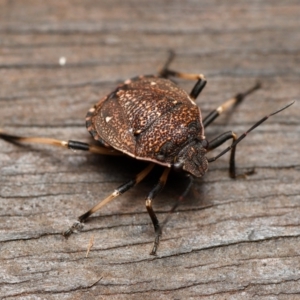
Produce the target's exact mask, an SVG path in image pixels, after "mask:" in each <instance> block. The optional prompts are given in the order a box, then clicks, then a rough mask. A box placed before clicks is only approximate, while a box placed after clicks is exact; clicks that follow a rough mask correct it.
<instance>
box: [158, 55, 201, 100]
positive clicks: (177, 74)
mask: <svg viewBox="0 0 300 300" xmlns="http://www.w3.org/2000/svg"><path fill="white" fill-rule="evenodd" d="M174 57H175V54H174V52H172V51H170V55H169V58H168V60H167V61H166V63H165V65H164V66H163V68H162V69H161V70H160V71H159V76H160V77H163V78H169V77H170V76H172V77H178V78H183V79H188V80H197V83H196V84H195V86H194V87H193V89H192V91H191V92H190V97H191V98H192V100H195V99H196V98H197V97H198V96H199V94H200V93H201V91H202V90H203V88H204V87H205V85H206V79H205V77H204V75H202V74H191V73H182V72H176V71H173V70H170V69H169V65H170V64H171V62H172V61H173V59H174Z"/></svg>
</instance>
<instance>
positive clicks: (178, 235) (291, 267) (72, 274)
mask: <svg viewBox="0 0 300 300" xmlns="http://www.w3.org/2000/svg"><path fill="white" fill-rule="evenodd" d="M299 4H300V2H299V0H290V1H278V0H275V1H273V0H272V1H271V0H267V1H234V0H233V1H217V0H215V1H211V0H201V1H192V0H189V1H184V2H183V1H157V0H154V1H144V0H142V1H134V0H129V1H117V0H116V1H111V0H110V1H95V0H88V1H70V0H65V1H58V0H54V1H49V2H47V3H46V2H45V1H37V0H29V1H20V0H17V1H7V0H0V82H1V88H0V128H2V129H4V130H6V131H7V132H9V133H12V134H19V135H26V136H31V135H38V136H46V137H54V138H60V139H76V140H80V141H87V142H91V138H90V137H89V134H88V133H87V132H86V129H85V124H84V118H85V114H86V112H87V110H88V109H89V108H90V107H91V106H92V105H93V104H94V103H96V102H97V101H98V100H99V98H100V97H102V96H103V95H105V94H107V93H109V92H110V91H111V89H112V88H114V87H115V85H116V84H117V83H118V82H120V81H123V80H125V79H127V78H130V77H132V76H135V75H138V74H151V73H155V72H156V71H157V70H158V68H159V67H160V66H161V65H162V64H163V63H164V61H165V59H166V57H167V55H168V54H167V53H168V50H169V49H173V50H175V51H176V53H177V56H176V60H175V61H174V64H173V68H174V69H176V70H180V71H185V72H193V73H198V72H201V73H203V74H205V76H206V78H207V79H208V85H207V87H206V88H205V90H204V91H203V92H202V94H201V96H200V97H199V99H198V100H197V103H198V104H199V105H201V109H202V112H203V115H206V114H208V113H209V112H210V111H211V110H212V109H214V108H216V107H217V106H218V105H219V104H221V103H222V102H223V101H224V100H225V99H227V98H229V97H231V96H232V95H234V94H235V93H237V92H241V91H243V90H244V89H246V88H248V87H250V86H251V85H252V84H254V83H255V81H256V80H257V79H259V80H261V82H262V83H263V88H262V89H261V90H259V91H258V92H256V93H255V94H253V95H251V96H250V97H249V98H247V100H246V101H245V102H244V103H242V104H241V105H240V106H238V107H237V108H236V109H235V110H234V111H230V112H229V113H228V114H224V115H222V116H221V117H220V118H219V119H218V120H216V122H215V123H214V124H213V125H212V126H211V127H209V128H208V129H207V131H206V135H207V137H208V139H211V138H213V137H215V136H217V135H218V134H220V133H222V132H225V131H228V130H234V131H235V132H236V133H237V134H238V135H239V134H242V133H243V132H244V131H245V130H246V129H248V128H249V127H250V126H251V125H252V124H254V123H255V121H257V120H258V119H259V118H261V117H263V116H265V115H267V114H269V113H271V112H272V111H274V110H276V109H278V108H280V107H283V106H284V105H286V104H287V103H289V102H291V101H293V100H296V103H295V104H294V105H293V106H292V107H291V108H290V109H288V110H286V111H284V112H282V113H281V114H279V115H276V116H274V117H273V118H271V119H270V120H268V121H267V122H266V123H264V124H263V125H261V126H260V127H259V128H257V129H256V130H255V131H254V132H253V133H251V134H249V136H248V137H247V138H246V139H245V140H244V141H243V142H242V143H241V144H240V145H239V147H238V150H237V164H238V171H239V172H243V171H245V170H247V169H249V168H252V167H254V168H255V170H256V173H255V174H254V175H252V176H250V177H248V179H246V180H231V179H230V178H229V177H228V156H226V157H222V158H220V159H219V160H218V161H217V162H215V163H213V164H211V165H210V170H209V172H208V173H207V174H206V176H205V177H203V178H202V179H200V180H197V181H196V183H195V185H194V187H193V190H192V191H191V193H190V194H189V197H188V199H187V201H186V202H185V203H183V204H182V205H181V206H180V207H179V209H178V212H177V213H175V214H174V215H173V216H172V218H171V220H170V221H169V222H168V224H167V225H166V226H165V228H164V232H163V236H162V241H161V244H160V247H159V249H158V255H157V256H156V257H152V256H150V255H149V251H150V249H151V245H152V241H153V229H152V225H151V221H150V219H149V217H148V215H147V212H146V209H145V206H144V199H145V196H146V195H147V193H148V191H149V190H150V189H151V187H152V186H153V184H154V183H155V182H156V180H157V178H158V176H159V174H160V171H161V170H160V169H159V168H158V169H157V170H156V171H154V173H153V174H152V175H150V176H149V178H147V179H146V180H145V181H144V182H143V183H141V184H140V185H139V186H138V187H136V188H134V189H132V190H131V191H129V192H128V193H127V194H124V195H123V196H122V197H120V198H119V199H117V200H115V201H114V202H112V203H110V204H109V205H107V207H105V208H104V209H103V210H102V211H101V212H100V213H99V214H97V215H96V216H95V217H93V218H91V220H90V221H89V222H87V224H86V225H85V228H84V232H82V233H80V234H76V235H73V236H72V237H70V238H69V239H68V240H65V239H64V238H63V237H62V236H61V232H62V231H63V230H65V229H66V228H67V227H68V226H69V225H70V224H71V223H72V222H73V221H74V220H75V219H76V217H78V216H79V215H80V214H82V213H83V212H85V211H86V210H87V209H89V208H90V207H91V206H92V205H93V204H95V203H96V202H97V201H99V200H100V199H102V198H103V197H105V196H106V195H107V194H109V193H110V192H111V191H113V190H114V189H115V187H117V186H119V185H120V184H122V183H123V182H125V181H126V180H128V179H129V178H131V177H132V176H134V175H135V173H136V172H138V171H139V170H140V169H142V168H143V166H144V165H143V164H142V163H139V162H136V161H133V160H131V159H129V158H124V157H117V158H115V157H114V158H113V157H101V156H96V155H92V154H86V153H81V152H78V151H77V152H73V151H67V150H63V149H54V148H51V147H46V146H17V145H14V144H10V143H7V142H5V141H2V140H0V224H1V225H0V226H1V228H0V233H1V234H0V260H1V262H0V264H1V269H0V295H1V296H0V297H2V299H33V298H34V299H142V298H143V299H193V298H195V299H296V298H297V297H299V293H300V284H299V281H300V224H299V220H300V219H299V216H300V204H299V203H300V184H299V182H300V172H299V171H300V154H299V145H300V123H299V115H300V109H299V95H300V85H299V82H300V81H299V80H300V73H299V61H300V52H299V47H300V31H299V28H300V19H299V15H300V5H299ZM61 57H65V58H66V64H65V65H64V66H61V65H59V59H60V58H61ZM178 83H179V84H180V85H181V86H182V87H184V88H185V89H186V90H190V89H191V88H192V86H193V83H192V82H186V81H178ZM218 151H220V150H216V151H215V152H214V153H218ZM185 184H186V179H185V177H184V176H180V175H176V174H175V175H174V174H173V175H172V176H171V178H170V180H169V181H168V183H167V186H166V188H165V190H164V191H163V192H162V193H161V194H160V195H159V196H158V197H157V199H156V200H155V203H154V208H155V210H156V211H157V213H158V217H159V219H160V220H163V219H164V218H165V217H166V216H167V214H168V212H169V210H170V209H171V207H172V205H173V204H174V203H175V201H176V199H177V197H178V195H179V194H180V192H181V191H182V190H183V189H184V187H185ZM91 240H93V246H92V248H91V249H90V252H89V255H88V257H86V253H87V249H88V248H89V247H90V246H91Z"/></svg>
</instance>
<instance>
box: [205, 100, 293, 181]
mask: <svg viewBox="0 0 300 300" xmlns="http://www.w3.org/2000/svg"><path fill="white" fill-rule="evenodd" d="M293 103H294V102H292V103H290V104H288V105H286V106H285V107H283V108H281V109H279V110H277V111H275V112H273V113H271V114H269V115H267V116H265V117H263V118H262V119H260V120H259V121H258V122H256V123H255V124H254V125H253V126H252V127H250V128H249V129H248V130H247V131H246V132H244V133H243V134H242V135H241V136H240V137H239V138H237V136H236V134H235V133H234V132H232V131H229V132H225V133H223V134H221V135H220V136H218V137H217V138H215V139H214V140H212V141H211V142H209V147H208V149H207V150H208V151H211V150H213V149H215V148H217V147H219V146H220V145H222V144H223V143H224V142H225V141H227V140H229V139H232V144H231V146H229V147H227V148H226V149H225V150H223V151H222V152H221V153H220V154H218V155H217V156H215V157H211V158H209V159H208V162H209V163H211V162H214V161H215V160H217V159H218V158H219V157H221V156H223V155H224V154H225V153H227V152H228V151H230V152H231V153H230V162H229V174H230V177H232V178H236V177H240V176H242V177H244V176H245V175H249V173H245V174H241V175H238V176H237V175H236V171H235V149H236V145H237V144H238V143H239V142H241V141H242V140H243V139H244V138H245V137H246V136H247V134H248V133H250V132H251V131H252V130H254V129H255V128H256V127H258V126H259V125H260V124H262V123H263V122H265V121H266V120H267V119H268V118H270V117H271V116H274V115H276V114H278V113H280V112H281V111H283V110H285V109H287V108H288V107H290V106H291V105H292V104H293ZM251 173H253V170H252V171H250V174H251Z"/></svg>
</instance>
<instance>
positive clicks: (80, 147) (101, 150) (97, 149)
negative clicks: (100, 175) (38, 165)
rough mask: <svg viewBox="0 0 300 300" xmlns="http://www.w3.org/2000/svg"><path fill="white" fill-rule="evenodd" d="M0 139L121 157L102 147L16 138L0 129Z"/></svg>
mask: <svg viewBox="0 0 300 300" xmlns="http://www.w3.org/2000/svg"><path fill="white" fill-rule="evenodd" d="M0 138H1V139H3V140H6V141H8V142H11V143H17V144H18V143H34V144H45V145H51V146H56V147H62V148H68V149H72V150H83V151H89V152H92V153H97V154H105V155H123V154H122V153H121V152H119V151H117V150H114V149H111V148H106V147H103V146H95V145H90V144H87V143H82V142H78V141H72V140H69V141H61V140H56V139H51V138H42V137H24V136H16V135H11V134H7V133H5V132H3V131H2V130H1V129H0Z"/></svg>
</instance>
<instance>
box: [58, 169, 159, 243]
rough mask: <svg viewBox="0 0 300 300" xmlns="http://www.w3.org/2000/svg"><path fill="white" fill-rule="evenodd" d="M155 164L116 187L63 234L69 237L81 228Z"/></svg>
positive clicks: (146, 173)
mask: <svg viewBox="0 0 300 300" xmlns="http://www.w3.org/2000/svg"><path fill="white" fill-rule="evenodd" d="M154 166H155V164H154V163H150V164H149V165H148V166H147V167H146V168H145V169H144V170H142V171H141V172H140V173H138V174H137V175H136V176H135V177H134V178H133V179H131V180H129V181H127V182H126V183H124V184H122V185H120V186H119V187H118V188H117V189H115V190H114V191H113V192H112V193H111V194H110V195H109V196H108V197H106V198H105V199H103V200H101V201H100V202H99V203H98V204H96V205H95V206H94V207H92V208H91V209H90V210H88V211H87V212H86V213H84V214H83V215H81V216H80V217H79V218H78V221H77V222H75V223H74V224H73V225H72V226H71V227H70V228H69V229H68V230H66V231H65V232H64V233H63V235H64V236H65V237H69V236H70V235H71V234H72V233H73V232H75V231H78V230H81V229H82V228H83V223H84V222H85V221H86V220H87V218H88V217H89V216H90V215H92V214H93V213H95V212H96V211H98V210H99V209H101V208H102V207H103V206H104V205H106V204H107V203H108V202H110V201H111V200H113V199H114V198H116V197H118V196H120V195H121V194H123V193H125V192H126V191H128V190H129V189H130V188H132V187H133V186H135V185H136V184H138V183H139V182H140V181H142V180H143V179H144V178H145V177H146V176H147V175H148V174H149V173H150V171H151V170H152V169H153V167H154Z"/></svg>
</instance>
